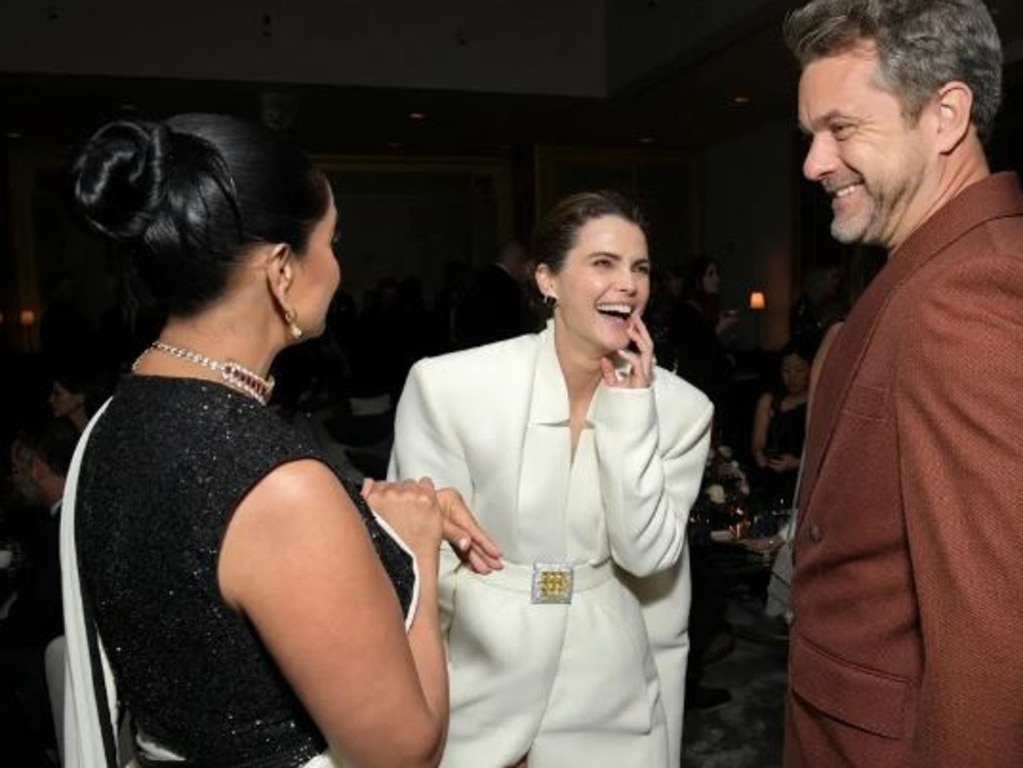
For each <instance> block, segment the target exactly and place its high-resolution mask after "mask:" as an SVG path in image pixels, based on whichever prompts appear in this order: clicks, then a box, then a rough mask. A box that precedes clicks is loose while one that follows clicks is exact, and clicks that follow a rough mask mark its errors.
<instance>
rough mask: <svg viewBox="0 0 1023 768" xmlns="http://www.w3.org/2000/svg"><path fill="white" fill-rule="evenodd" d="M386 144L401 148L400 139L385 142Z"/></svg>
mask: <svg viewBox="0 0 1023 768" xmlns="http://www.w3.org/2000/svg"><path fill="white" fill-rule="evenodd" d="M387 146H388V147H390V148H391V149H401V142H400V141H389V142H387Z"/></svg>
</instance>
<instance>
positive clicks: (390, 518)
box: [362, 477, 444, 555]
mask: <svg viewBox="0 0 1023 768" xmlns="http://www.w3.org/2000/svg"><path fill="white" fill-rule="evenodd" d="M362 498H364V499H365V500H366V503H367V504H369V506H370V507H371V508H372V509H373V511H374V512H376V513H377V514H378V515H380V516H381V517H382V518H383V519H384V520H386V521H387V524H388V525H390V526H391V528H393V529H394V532H395V533H397V534H398V536H400V537H401V540H402V541H403V542H405V544H406V546H408V547H409V549H411V550H412V551H413V552H414V553H416V554H417V555H418V554H420V553H422V552H429V551H434V552H436V551H437V549H438V547H440V540H441V537H442V535H443V532H444V519H443V510H442V509H441V506H440V504H439V503H438V501H437V492H436V491H435V490H434V488H433V481H432V480H430V479H429V478H426V477H424V478H423V479H422V480H402V481H400V482H396V483H388V482H384V481H383V480H371V479H369V478H366V480H365V481H363V483H362Z"/></svg>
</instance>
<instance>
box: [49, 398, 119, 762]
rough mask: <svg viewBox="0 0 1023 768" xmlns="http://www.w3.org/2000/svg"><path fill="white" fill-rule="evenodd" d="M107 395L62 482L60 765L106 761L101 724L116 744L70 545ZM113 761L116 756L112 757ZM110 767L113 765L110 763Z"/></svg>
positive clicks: (112, 708) (112, 705)
mask: <svg viewBox="0 0 1023 768" xmlns="http://www.w3.org/2000/svg"><path fill="white" fill-rule="evenodd" d="M109 403H110V401H109V400H107V402H106V403H104V404H103V407H101V408H100V409H99V410H98V411H97V412H96V415H94V416H93V417H92V419H91V420H90V421H89V423H88V425H87V426H86V427H85V431H84V432H82V436H81V438H79V440H78V446H77V447H76V448H75V453H74V457H73V458H72V459H71V466H70V468H69V469H68V474H67V480H66V482H65V485H64V510H63V513H62V515H61V521H60V567H61V586H62V591H63V600H64V634H65V636H66V638H67V669H66V673H65V676H64V768H98V766H104V765H108V762H107V754H106V749H105V748H104V746H103V729H106V730H107V732H108V733H109V735H110V737H111V738H112V739H113V743H114V744H115V745H116V744H117V719H118V718H117V691H116V689H115V687H114V676H113V673H112V672H111V671H110V664H109V662H108V661H107V656H106V653H105V652H104V650H103V644H102V642H99V638H98V637H97V642H98V643H99V653H100V659H101V663H102V665H103V679H104V681H105V684H106V693H107V696H106V701H105V702H103V704H104V707H103V711H102V712H101V711H100V707H99V702H97V700H96V695H97V691H96V690H95V688H94V686H93V677H92V675H93V669H92V659H91V658H90V656H89V640H88V634H87V626H86V619H85V610H84V606H83V604H82V591H81V583H80V580H79V576H78V551H77V548H76V545H75V512H76V509H75V506H76V500H77V499H76V497H77V494H78V473H79V471H80V469H81V466H82V456H83V455H84V453H85V447H86V444H87V443H88V442H89V435H90V434H91V433H92V428H93V426H95V424H96V422H97V420H98V419H99V418H100V417H101V416H102V415H103V413H104V412H105V411H106V409H107V405H109ZM118 762H119V761H118ZM111 768H115V767H114V766H111Z"/></svg>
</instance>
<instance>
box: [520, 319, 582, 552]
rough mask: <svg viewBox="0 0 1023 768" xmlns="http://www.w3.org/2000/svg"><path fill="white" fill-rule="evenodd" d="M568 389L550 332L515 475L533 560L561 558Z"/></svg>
mask: <svg viewBox="0 0 1023 768" xmlns="http://www.w3.org/2000/svg"><path fill="white" fill-rule="evenodd" d="M568 416H569V413H568V390H567V388H566V387H565V378H564V376H562V374H561V366H560V365H559V363H558V358H557V354H556V353H555V350H554V332H553V329H552V328H550V327H549V326H548V329H547V330H546V331H544V332H543V333H542V334H541V341H540V344H539V345H538V348H537V356H536V367H535V370H534V374H533V386H532V396H531V400H530V406H529V413H528V415H527V418H526V424H525V431H526V433H525V438H524V440H523V446H522V466H521V472H520V475H519V504H518V521H519V530H518V531H517V539H518V541H519V543H520V545H521V548H522V551H523V552H525V553H527V554H528V556H529V557H530V558H532V559H544V558H549V559H554V560H561V559H564V558H565V556H566V553H565V551H564V549H565V516H564V513H563V510H564V509H565V502H566V499H567V496H568V480H569V475H568V472H567V468H568V467H569V464H570V461H569V459H570V454H571V444H570V440H571V438H570V435H569V429H568Z"/></svg>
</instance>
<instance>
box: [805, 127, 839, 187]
mask: <svg viewBox="0 0 1023 768" xmlns="http://www.w3.org/2000/svg"><path fill="white" fill-rule="evenodd" d="M837 160H838V153H837V151H836V149H835V140H834V139H833V138H832V137H831V136H830V135H828V134H821V133H819V134H815V135H814V136H813V139H812V140H811V142H810V148H809V149H808V150H807V151H806V158H805V159H804V160H803V176H805V177H806V178H807V179H809V180H810V181H820V180H821V179H822V178H824V177H825V176H827V175H828V174H829V173H831V172H832V171H834V170H835V166H836V164H837Z"/></svg>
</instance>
